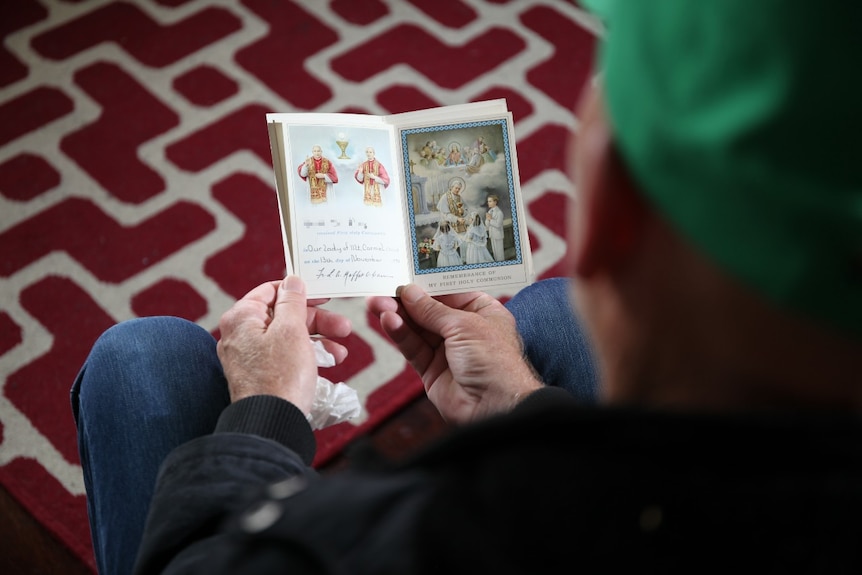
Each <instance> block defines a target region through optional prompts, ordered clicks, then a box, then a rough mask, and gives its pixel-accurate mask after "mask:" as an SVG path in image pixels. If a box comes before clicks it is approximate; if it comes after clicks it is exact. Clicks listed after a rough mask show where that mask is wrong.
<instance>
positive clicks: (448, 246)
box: [431, 220, 462, 268]
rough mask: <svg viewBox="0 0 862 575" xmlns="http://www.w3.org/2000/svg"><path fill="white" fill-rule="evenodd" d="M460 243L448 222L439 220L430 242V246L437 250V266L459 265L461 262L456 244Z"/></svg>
mask: <svg viewBox="0 0 862 575" xmlns="http://www.w3.org/2000/svg"><path fill="white" fill-rule="evenodd" d="M460 245H461V240H460V239H459V238H458V235H457V234H456V233H455V232H454V231H453V230H452V229H451V228H450V227H449V222H447V221H446V220H443V221H441V222H440V225H438V226H437V231H436V232H434V238H433V239H432V242H431V248H432V249H434V250H436V251H437V252H439V253H438V254H437V267H438V268H445V267H448V266H460V265H461V264H462V262H461V254H459V253H458V246H460Z"/></svg>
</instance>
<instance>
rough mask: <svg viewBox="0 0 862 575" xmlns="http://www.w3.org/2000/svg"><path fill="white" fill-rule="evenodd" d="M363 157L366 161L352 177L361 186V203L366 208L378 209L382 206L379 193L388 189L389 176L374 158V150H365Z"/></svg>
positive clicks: (368, 148)
mask: <svg viewBox="0 0 862 575" xmlns="http://www.w3.org/2000/svg"><path fill="white" fill-rule="evenodd" d="M365 157H366V160H365V161H364V162H362V163H361V164H360V165H359V167H358V168H356V171H355V172H354V173H353V177H354V179H356V181H357V182H359V183H360V184H362V189H363V191H364V193H363V196H362V202H363V203H364V204H365V205H366V206H375V207H380V206H382V205H383V198H382V196H381V195H380V192H381V190H382V189H386V188H388V187H389V174H388V173H387V172H386V168H384V167H383V164H381V163H380V161H379V160H377V159H376V158H375V157H374V148H372V147H371V146H368V147H367V148H365Z"/></svg>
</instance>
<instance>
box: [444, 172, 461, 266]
mask: <svg viewBox="0 0 862 575" xmlns="http://www.w3.org/2000/svg"><path fill="white" fill-rule="evenodd" d="M464 185H465V184H464V180H463V179H462V178H459V177H454V178H452V179H450V180H449V185H448V188H447V189H446V193H445V194H443V195H442V196H441V197H440V199H439V200H438V201H437V211H438V212H440V218H441V219H444V220H446V221H447V222H449V227H450V228H451V229H452V231H454V232H455V235H457V236H458V238H459V239H460V240H461V241H462V242H463V240H464V238H465V234H466V233H467V215H468V212H467V206H465V205H464V200H463V199H462V198H461V192H462V191H464ZM458 253H459V254H460V255H461V263H462V264H463V263H466V262H467V249H466V248H465V247H464V245H463V244H462V245H461V246H460V247H459V248H458Z"/></svg>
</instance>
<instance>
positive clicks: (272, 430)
mask: <svg viewBox="0 0 862 575" xmlns="http://www.w3.org/2000/svg"><path fill="white" fill-rule="evenodd" d="M215 433H246V434H250V435H258V436H260V437H264V438H266V439H271V440H273V441H277V442H278V443H280V444H282V445H284V446H285V447H287V448H288V449H292V450H293V451H295V452H296V453H297V454H298V455H299V456H300V457H302V460H303V461H304V462H305V464H306V465H311V462H312V460H313V459H314V454H315V452H316V451H317V442H316V441H315V439H314V432H313V431H312V429H311V425H310V424H309V423H308V420H307V419H306V418H305V415H304V414H303V413H302V411H300V409H299V408H298V407H296V406H295V405H293V404H292V403H290V402H289V401H287V400H285V399H281V398H280V397H276V396H274V395H253V396H251V397H246V398H243V399H240V400H239V401H237V402H235V403H232V404H230V405H229V406H228V407H227V408H226V409H225V410H224V411H222V413H221V415H220V416H219V419H218V423H216V428H215Z"/></svg>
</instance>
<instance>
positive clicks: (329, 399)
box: [306, 339, 362, 429]
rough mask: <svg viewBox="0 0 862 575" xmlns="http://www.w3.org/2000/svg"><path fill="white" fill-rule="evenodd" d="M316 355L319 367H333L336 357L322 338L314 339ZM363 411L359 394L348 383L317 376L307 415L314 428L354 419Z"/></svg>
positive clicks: (312, 341)
mask: <svg viewBox="0 0 862 575" xmlns="http://www.w3.org/2000/svg"><path fill="white" fill-rule="evenodd" d="M311 343H312V345H313V347H314V357H315V359H316V360H317V367H332V366H333V365H335V358H334V357H333V356H332V354H331V353H329V352H328V351H326V348H324V347H323V343H322V342H321V341H320V340H316V339H313V340H311ZM361 411H362V404H360V403H359V395H358V394H357V393H356V390H355V389H353V388H352V387H350V386H349V385H347V384H346V383H332V382H331V381H329V380H328V379H326V378H325V377H321V376H319V375H318V376H317V387H316V388H315V391H314V404H313V405H312V406H311V413H309V414H308V415H307V416H306V417H307V418H308V422H309V423H310V424H311V428H312V429H323V428H324V427H329V426H330V425H335V424H336V423H341V422H342V421H347V420H348V419H353V418H355V417H357V416H358V415H359V413H360V412H361Z"/></svg>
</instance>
